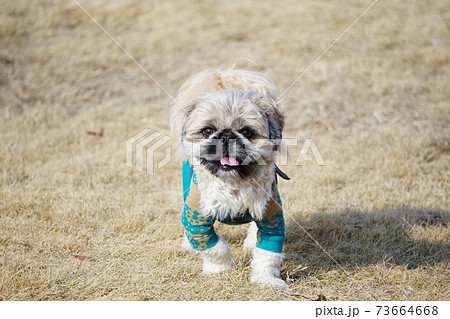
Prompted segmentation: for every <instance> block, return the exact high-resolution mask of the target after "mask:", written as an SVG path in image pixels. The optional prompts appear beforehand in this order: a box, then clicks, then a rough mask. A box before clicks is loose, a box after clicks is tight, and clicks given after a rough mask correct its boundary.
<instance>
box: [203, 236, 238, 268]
mask: <svg viewBox="0 0 450 319" xmlns="http://www.w3.org/2000/svg"><path fill="white" fill-rule="evenodd" d="M200 254H201V256H202V259H203V273H204V274H214V273H218V272H221V271H225V270H229V269H231V268H232V267H233V265H234V264H235V262H234V259H233V255H232V254H231V250H230V247H229V246H228V244H227V243H226V242H225V240H223V238H222V237H220V236H219V241H218V242H217V244H215V245H214V246H213V247H211V248H209V249H206V250H204V251H202V252H201V253H200Z"/></svg>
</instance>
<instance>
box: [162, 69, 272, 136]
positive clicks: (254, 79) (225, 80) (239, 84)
mask: <svg viewBox="0 0 450 319" xmlns="http://www.w3.org/2000/svg"><path fill="white" fill-rule="evenodd" d="M227 89H240V90H243V91H257V92H259V93H261V94H264V95H268V96H271V97H272V98H273V99H275V100H276V99H277V97H278V92H277V89H276V87H275V84H274V83H273V82H272V80H271V79H269V78H268V77H267V76H265V75H263V74H261V73H258V72H253V71H248V70H243V69H234V67H231V68H229V69H209V70H205V71H203V72H200V73H198V74H196V75H193V76H191V77H190V78H189V79H188V80H187V81H186V82H185V83H184V84H183V85H182V86H181V88H180V90H179V91H178V96H177V97H176V98H175V100H174V101H173V103H172V111H171V116H170V126H171V128H172V134H174V136H176V137H179V136H180V134H181V132H180V128H181V126H182V123H181V121H182V118H184V116H183V112H182V109H183V108H184V107H185V106H187V105H188V104H189V103H190V102H191V101H192V100H194V99H195V98H196V97H198V96H200V95H202V94H205V93H208V92H209V93H211V92H216V91H220V90H227Z"/></svg>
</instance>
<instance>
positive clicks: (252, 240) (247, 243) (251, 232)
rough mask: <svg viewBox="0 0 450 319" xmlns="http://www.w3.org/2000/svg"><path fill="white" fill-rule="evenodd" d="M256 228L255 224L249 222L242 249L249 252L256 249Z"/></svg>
mask: <svg viewBox="0 0 450 319" xmlns="http://www.w3.org/2000/svg"><path fill="white" fill-rule="evenodd" d="M257 232H258V226H257V225H256V223H255V222H251V223H250V225H249V226H248V229H247V237H245V240H244V243H243V244H242V249H243V250H245V251H247V252H251V251H252V250H253V248H255V247H256V243H257V241H258V238H257Z"/></svg>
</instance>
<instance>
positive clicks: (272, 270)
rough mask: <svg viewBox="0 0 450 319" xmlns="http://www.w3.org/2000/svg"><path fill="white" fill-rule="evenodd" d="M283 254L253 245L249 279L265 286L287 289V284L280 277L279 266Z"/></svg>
mask: <svg viewBox="0 0 450 319" xmlns="http://www.w3.org/2000/svg"><path fill="white" fill-rule="evenodd" d="M283 259H284V254H282V253H274V252H271V251H267V250H263V249H260V248H257V247H255V248H254V249H253V259H252V262H251V267H252V273H251V275H250V281H251V282H254V283H258V284H262V285H265V286H272V287H278V288H282V289H288V288H289V286H288V285H287V284H286V283H285V282H284V281H283V280H282V279H280V267H281V263H282V261H283Z"/></svg>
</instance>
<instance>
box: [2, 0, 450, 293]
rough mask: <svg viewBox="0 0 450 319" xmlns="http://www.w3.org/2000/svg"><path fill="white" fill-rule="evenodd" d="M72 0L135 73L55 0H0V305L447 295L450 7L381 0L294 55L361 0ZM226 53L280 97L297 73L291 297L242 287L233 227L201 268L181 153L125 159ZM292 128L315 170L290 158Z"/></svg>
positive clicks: (245, 275)
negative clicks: (192, 242) (191, 243)
mask: <svg viewBox="0 0 450 319" xmlns="http://www.w3.org/2000/svg"><path fill="white" fill-rule="evenodd" d="M79 2H80V4H81V5H82V6H83V7H84V8H85V9H86V10H87V11H88V12H89V14H91V15H92V17H93V18H95V19H96V20H97V21H98V23H99V24H100V25H101V26H102V27H103V28H104V29H105V30H107V31H108V32H109V33H110V34H111V36H112V37H114V39H115V40H116V41H117V42H118V43H120V44H121V45H122V46H123V49H124V50H126V51H127V52H129V54H130V55H131V56H132V57H133V58H134V59H135V61H136V62H138V63H139V64H140V65H141V66H142V68H141V67H139V66H138V65H137V63H135V61H133V60H132V59H131V58H130V56H128V55H127V54H126V53H125V52H124V50H122V49H121V48H120V47H119V46H118V45H117V43H115V42H114V41H113V40H112V39H111V38H110V37H109V36H108V35H107V34H106V33H105V32H104V31H103V30H102V29H101V28H100V27H99V26H98V25H97V24H96V23H95V22H94V21H93V20H92V19H91V18H90V17H89V16H88V15H87V14H86V13H85V12H84V11H83V10H82V9H81V8H80V7H79V6H78V5H77V3H76V2H74V1H72V0H64V1H61V0H60V1H56V0H39V1H38V0H29V1H26V0H15V1H3V2H2V3H1V4H0V8H1V10H0V300H316V299H324V298H326V299H327V300H448V299H450V289H449V285H448V282H449V279H450V267H449V266H450V260H449V257H450V245H449V242H450V230H449V223H450V210H449V190H450V166H449V160H450V105H449V101H450V90H449V87H450V80H449V74H450V37H449V33H450V29H449V28H450V26H449V21H450V12H449V10H448V1H444V0H443V1H412V0H410V1H406V0H404V1H386V0H379V1H378V2H377V3H376V4H375V5H374V6H373V7H372V8H371V9H370V10H368V11H367V12H366V14H365V15H364V16H363V17H361V19H360V20H358V21H357V22H356V23H355V24H354V25H353V26H352V27H351V28H350V29H349V30H348V32H347V33H346V34H345V35H344V36H342V38H340V39H339V41H338V42H337V43H336V44H335V45H334V46H332V47H331V48H330V49H329V50H328V51H327V52H326V54H324V55H323V56H322V57H321V58H320V59H319V60H318V61H317V62H316V63H315V64H314V65H313V66H312V67H311V68H310V69H307V68H308V67H309V66H310V65H311V63H313V62H314V61H315V60H316V59H317V58H318V57H319V56H320V55H321V54H322V53H323V52H324V51H325V50H326V49H327V48H328V47H329V46H330V45H331V44H332V43H333V42H334V41H335V40H336V39H337V38H338V37H339V36H340V35H341V34H342V33H343V32H344V31H345V30H346V29H347V28H348V27H349V26H350V25H351V24H352V23H353V22H354V21H355V20H356V19H357V18H358V17H359V16H360V15H361V13H363V11H364V10H365V9H367V8H368V7H369V6H370V5H371V4H372V1H371V0H346V1H313V0H304V1H301V2H299V1H294V0H286V1H277V2H276V5H274V4H275V2H269V1H267V2H265V1H220V2H219V1H200V0H198V1H181V0H180V1H173V0H170V1H138V0H122V1H106V0H98V1H86V0H83V1H79ZM239 57H245V58H249V59H251V60H253V61H255V62H256V63H257V65H253V64H251V63H248V62H245V61H241V62H239V63H238V66H239V67H244V68H249V69H251V70H256V71H261V72H264V73H266V74H268V75H269V76H270V77H271V78H272V79H273V80H274V82H275V83H276V84H277V86H278V87H279V90H280V92H283V91H285V90H286V89H287V88H289V86H290V85H291V84H292V83H293V82H294V81H295V80H296V79H297V78H298V77H299V76H300V75H301V74H302V72H304V71H305V70H307V72H306V73H305V74H304V75H303V76H302V77H301V78H300V79H299V80H298V82H296V83H295V85H293V86H292V87H291V88H290V89H289V90H288V91H287V92H286V93H285V94H284V96H283V97H284V110H285V114H286V118H287V123H286V130H285V134H284V136H285V137H286V138H296V139H298V141H299V145H298V146H292V147H291V148H290V151H291V152H290V154H291V155H290V157H289V164H288V165H287V166H284V167H283V170H284V171H285V172H286V173H287V174H288V175H290V177H291V181H282V182H281V183H280V186H279V188H280V193H281V196H282V198H283V203H284V207H285V218H286V222H287V241H286V245H285V253H286V260H285V262H284V264H283V266H282V277H283V278H284V279H285V280H286V281H287V282H288V283H289V285H290V291H277V290H273V289H268V288H262V287H259V286H256V285H253V284H250V283H249V273H250V269H249V262H250V257H249V256H248V255H245V254H244V253H243V252H241V250H240V246H241V244H242V240H243V237H244V234H245V230H246V229H245V227H244V226H236V227H230V226H223V225H218V232H219V233H221V234H222V235H223V236H224V237H225V238H226V239H227V240H228V241H229V243H230V245H231V249H232V251H233V253H234V255H235V258H236V261H237V267H236V269H235V270H232V271H230V272H227V273H223V274H219V275H213V276H203V275H201V274H200V270H201V261H200V258H199V257H198V256H193V255H188V254H185V253H182V252H181V251H180V243H181V238H182V233H183V228H182V225H181V222H180V214H181V208H182V191H181V162H180V161H179V160H178V159H175V158H174V160H172V161H171V162H170V163H169V164H168V165H166V166H164V167H163V168H161V169H160V170H158V171H156V172H155V174H154V175H153V176H151V175H148V174H145V173H144V172H139V171H137V170H136V169H134V168H129V167H127V166H126V165H125V155H126V152H125V142H126V141H127V139H129V138H130V137H132V136H133V135H134V134H136V133H137V132H139V131H141V130H142V129H144V128H149V129H151V130H155V131H158V132H161V133H163V134H165V135H169V134H170V130H169V105H170V103H171V102H172V99H171V97H170V96H172V97H174V96H176V93H177V90H178V88H179V87H180V85H181V84H182V83H183V81H185V80H186V79H187V77H189V76H190V75H191V74H193V73H195V72H199V71H201V70H203V69H206V68H216V67H219V66H229V65H231V64H233V62H234V61H235V60H236V59H238V58H239ZM143 69H145V70H146V71H147V72H148V74H150V75H151V76H152V77H153V79H155V80H156V81H157V82H158V83H159V85H160V86H161V87H162V88H164V90H163V89H161V87H160V86H159V85H158V84H156V83H155V82H154V80H153V79H151V78H150V77H149V76H148V75H147V74H146V72H144V70H143ZM101 130H103V131H102V132H103V134H102V135H98V134H97V135H96V134H89V133H88V132H91V133H95V132H97V133H99V132H100V131H101ZM306 138H312V139H313V140H314V142H315V144H316V145H317V147H318V149H319V150H320V153H321V155H322V157H323V159H324V161H325V162H326V165H325V166H319V165H317V164H316V163H314V162H313V161H309V162H306V163H304V164H303V165H302V166H296V165H294V162H295V158H296V155H297V154H298V151H299V150H300V147H301V145H302V144H303V141H304V140H305V139H306ZM161 152H163V151H161ZM163 155H164V154H159V155H157V156H163Z"/></svg>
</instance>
